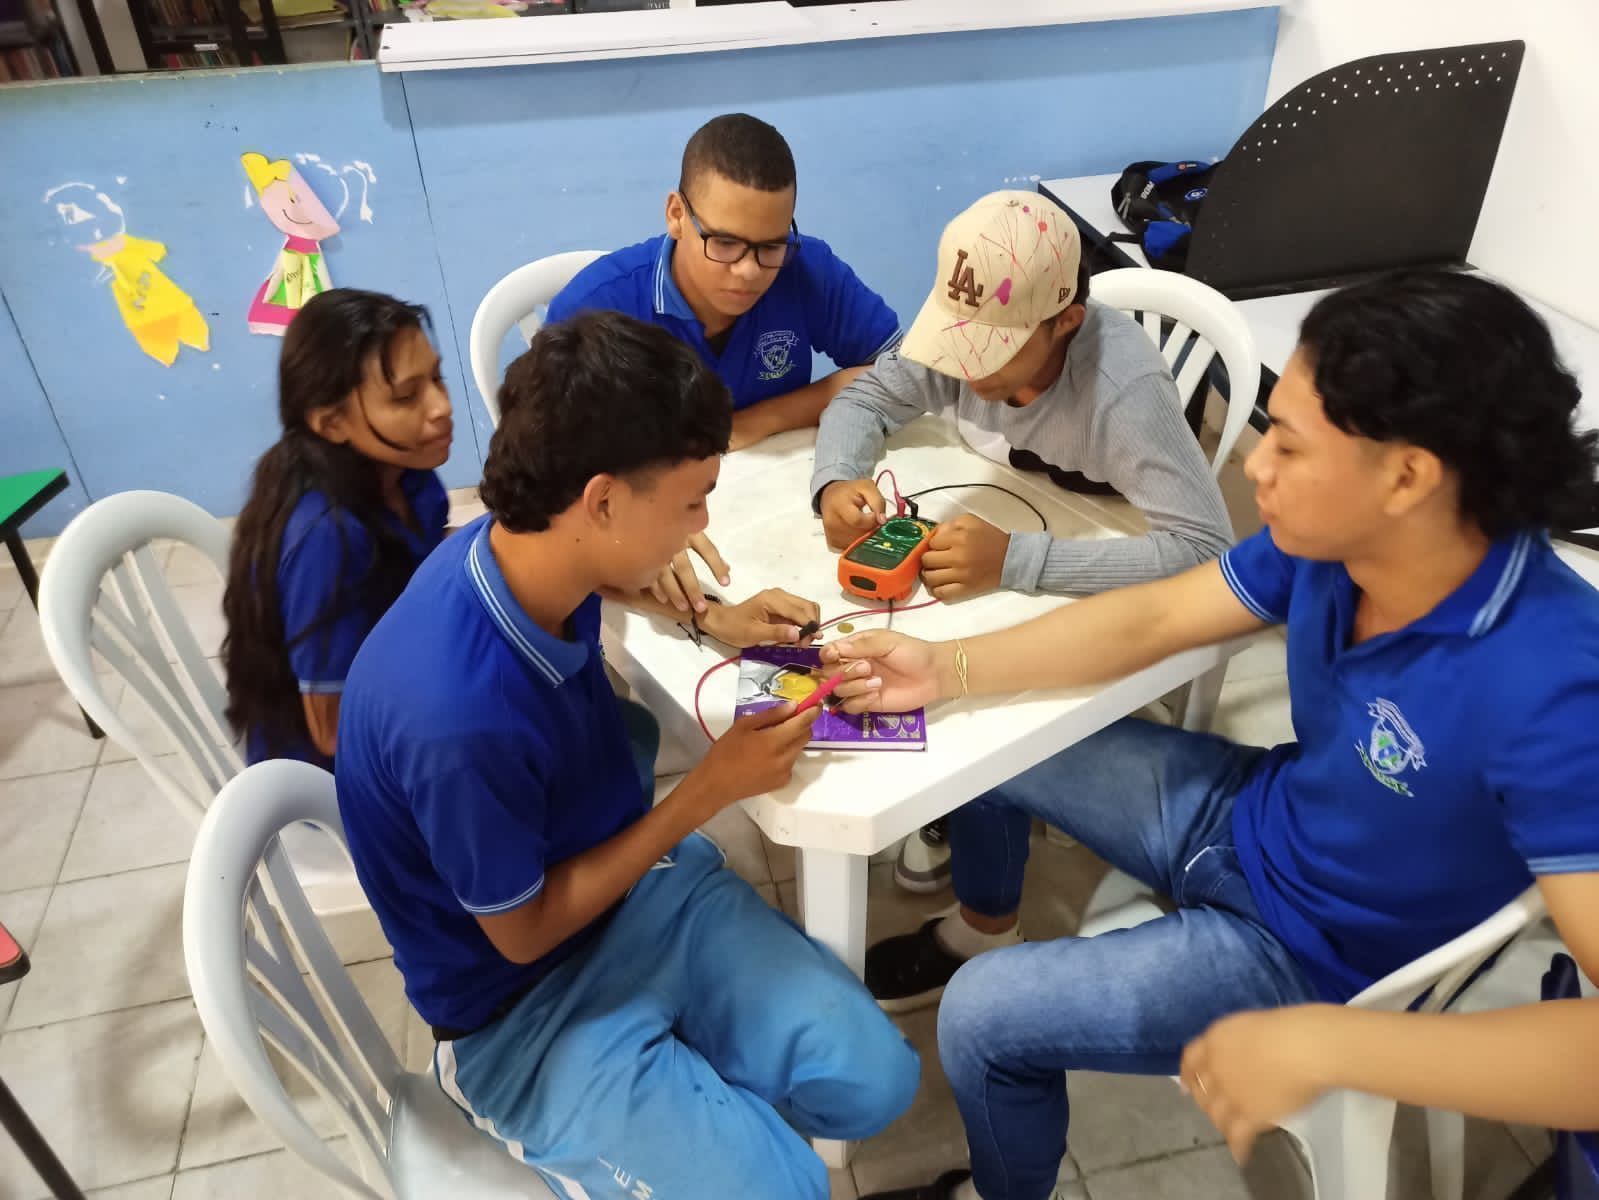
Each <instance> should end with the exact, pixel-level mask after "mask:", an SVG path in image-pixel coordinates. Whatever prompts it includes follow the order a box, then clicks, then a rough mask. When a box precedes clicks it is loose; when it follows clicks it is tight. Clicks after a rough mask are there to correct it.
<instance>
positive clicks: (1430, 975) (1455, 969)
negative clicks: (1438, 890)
mask: <svg viewBox="0 0 1599 1200" xmlns="http://www.w3.org/2000/svg"><path fill="white" fill-rule="evenodd" d="M1547 911H1548V910H1547V909H1546V908H1545V906H1544V901H1543V893H1542V892H1540V891H1539V890H1538V885H1537V884H1536V883H1535V884H1533V885H1532V886H1531V887H1529V888H1528V889H1527V890H1526V891H1524V892H1522V893H1521V895H1519V896H1517V897H1516V898H1515V899H1514V900H1512V901H1511V902H1510V903H1509V904H1507V905H1505V906H1504V907H1503V908H1501V909H1500V910H1499V911H1498V912H1496V913H1494V914H1493V916H1491V917H1488V918H1487V919H1486V920H1484V921H1481V922H1479V923H1478V924H1476V925H1474V926H1472V927H1471V928H1470V929H1468V930H1466V932H1465V933H1463V934H1461V935H1460V936H1459V937H1457V938H1454V939H1453V940H1451V941H1448V942H1445V943H1444V944H1443V945H1442V946H1439V947H1438V948H1437V949H1435V950H1431V951H1429V952H1428V953H1426V954H1423V955H1422V956H1421V957H1420V958H1418V959H1416V960H1414V961H1413V962H1409V963H1406V964H1405V965H1404V966H1402V967H1400V968H1399V969H1398V970H1397V971H1394V972H1392V973H1391V974H1388V975H1385V976H1384V977H1383V978H1381V979H1379V980H1378V981H1377V982H1376V983H1374V984H1372V985H1371V986H1370V987H1368V988H1367V989H1366V990H1365V991H1363V992H1361V993H1360V994H1359V995H1358V996H1355V997H1354V998H1353V999H1351V1000H1350V1001H1349V1006H1350V1007H1351V1008H1371V1009H1378V1010H1381V1011H1384V1012H1403V1011H1405V1010H1406V1009H1408V1008H1409V1007H1410V1006H1411V1005H1412V1004H1414V1003H1415V1002H1416V999H1417V997H1419V996H1421V995H1422V993H1424V992H1426V993H1427V998H1426V1000H1425V1001H1423V1002H1422V1004H1421V1006H1420V1007H1419V1009H1418V1011H1420V1012H1441V1011H1442V1010H1443V1009H1445V1008H1447V1007H1448V1006H1449V1005H1450V1004H1452V1003H1453V1002H1454V1001H1455V999H1456V998H1457V997H1458V995H1459V994H1460V991H1461V989H1462V988H1463V987H1465V985H1466V984H1467V983H1469V982H1470V981H1471V978H1472V976H1473V975H1474V974H1475V973H1476V971H1477V969H1478V968H1479V967H1481V966H1482V964H1483V963H1485V962H1487V961H1488V960H1489V959H1490V958H1492V957H1493V956H1494V955H1495V954H1497V953H1499V951H1500V950H1502V949H1504V947H1505V946H1507V945H1508V944H1509V943H1510V942H1511V941H1513V940H1514V939H1515V938H1516V937H1517V936H1518V935H1519V934H1521V933H1522V932H1523V931H1525V930H1526V929H1527V927H1528V926H1530V925H1532V924H1533V923H1534V922H1535V921H1538V920H1540V919H1542V917H1543V916H1544V914H1545V913H1546V912H1547ZM1429 989H1430V990H1429Z"/></svg>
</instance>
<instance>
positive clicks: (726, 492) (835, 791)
mask: <svg viewBox="0 0 1599 1200" xmlns="http://www.w3.org/2000/svg"><path fill="white" fill-rule="evenodd" d="M813 441H814V431H795V432H793V433H788V434H784V435H782V436H781V437H779V438H774V439H772V440H770V441H768V442H765V443H763V444H762V445H760V446H757V447H756V448H754V449H753V450H745V451H741V452H740V453H737V454H733V455H729V456H728V457H727V458H726V459H724V460H723V464H722V474H721V479H720V482H719V483H718V486H717V488H716V491H715V492H714V493H713V494H712V496H711V502H710V504H711V522H710V527H709V530H708V532H709V534H710V536H711V537H712V539H713V540H714V541H715V542H716V544H717V546H718V548H719V549H720V550H721V551H722V553H723V555H724V556H725V557H726V558H727V560H728V562H729V563H730V564H731V566H732V572H733V576H732V578H733V586H732V587H731V588H730V589H728V590H729V591H730V593H731V595H732V597H733V598H735V599H742V598H744V597H745V596H748V595H751V594H753V593H754V592H756V591H758V590H760V589H761V588H765V587H781V588H785V589H787V590H788V591H791V592H794V593H796V594H797V595H801V596H806V597H809V598H810V599H812V600H815V601H816V602H817V603H819V604H820V605H821V607H822V615H823V619H824V620H825V619H827V618H830V617H835V616H838V615H840V614H841V613H845V612H852V611H865V610H867V609H869V608H870V606H869V605H867V604H866V603H865V602H862V601H857V600H855V599H854V598H853V597H848V596H846V595H845V594H844V593H843V591H842V590H841V589H840V587H839V585H838V576H837V570H838V567H837V563H838V557H837V555H836V554H835V553H834V552H833V551H831V550H829V549H828V548H827V543H826V539H825V538H824V536H823V534H822V523H821V521H820V520H818V519H817V518H816V517H814V516H812V514H811V510H810V502H809V487H810V474H811V452H812V447H813ZM889 447H890V448H889V451H888V453H887V455H886V456H885V459H884V462H883V464H882V465H884V466H887V467H891V468H893V469H894V471H895V474H896V476H897V478H898V481H899V484H900V487H901V489H902V490H903V491H906V492H911V491H916V490H919V489H921V488H925V487H933V486H937V485H940V484H948V483H969V482H978V481H986V482H993V483H999V484H1002V485H1004V486H1005V487H1008V488H1011V489H1013V490H1015V491H1017V492H1019V493H1021V494H1022V495H1025V496H1027V497H1028V498H1029V499H1030V500H1031V501H1032V502H1033V503H1034V504H1036V505H1037V506H1038V507H1039V508H1040V509H1041V510H1042V511H1043V512H1044V513H1045V514H1046V515H1047V516H1048V517H1049V523H1050V529H1051V532H1053V533H1054V534H1055V535H1056V536H1071V537H1117V536H1124V535H1126V534H1129V533H1137V532H1140V531H1141V528H1142V518H1141V516H1139V514H1138V513H1137V512H1136V510H1134V509H1132V508H1131V506H1130V505H1128V504H1126V503H1125V502H1123V501H1117V500H1110V499H1099V498H1097V497H1096V498H1090V497H1084V496H1076V495H1073V494H1071V493H1068V492H1066V491H1063V490H1062V489H1060V488H1058V487H1056V486H1054V485H1053V484H1052V483H1050V482H1049V481H1048V480H1047V479H1046V478H1044V477H1042V476H1036V475H1030V474H1026V473H1023V472H1019V471H1015V470H1012V469H1010V468H1009V467H1003V466H1000V465H999V464H997V463H994V462H991V461H989V460H987V459H984V458H981V457H979V456H978V455H977V454H975V453H974V452H972V451H971V450H969V449H967V448H966V447H965V445H964V444H963V443H962V442H961V441H960V439H959V436H958V435H957V434H956V433H955V431H954V429H953V427H952V426H950V425H948V424H946V423H945V422H944V421H943V420H941V419H938V418H933V417H924V418H922V419H920V420H918V421H915V422H913V423H912V424H911V425H910V426H908V427H907V428H906V429H905V430H903V431H902V432H901V433H900V434H899V436H897V437H896V438H894V439H893V440H892V441H891V442H890V443H889ZM885 490H886V489H885ZM919 503H921V506H922V507H921V512H922V515H923V516H925V517H929V518H931V519H934V520H939V519H944V518H948V517H952V516H955V515H956V514H958V513H960V512H962V511H969V512H972V513H975V514H976V515H978V516H981V517H983V518H984V519H986V520H988V521H991V522H993V523H994V524H996V525H999V526H1000V527H1002V528H1007V529H1015V530H1029V529H1037V528H1038V518H1037V517H1036V516H1034V515H1033V514H1032V513H1031V512H1029V511H1028V510H1027V508H1026V507H1025V506H1024V505H1022V504H1020V503H1019V502H1017V501H1016V500H1015V499H1013V498H1012V497H1010V496H1007V495H1004V494H1003V493H1000V492H995V491H992V490H990V489H987V488H970V489H961V490H959V491H950V492H941V493H938V494H936V495H932V496H927V497H925V498H924V499H923V500H922V501H919ZM926 599H928V597H927V595H926V594H925V593H924V592H923V591H921V589H920V588H918V590H917V593H916V595H915V596H913V597H912V599H911V600H910V601H909V602H908V603H909V604H915V603H918V602H920V601H923V600H926ZM1069 603H1071V601H1070V600H1068V599H1066V598H1065V597H1061V596H1025V595H1020V594H1017V593H1014V592H996V593H992V594H990V595H987V596H982V597H979V598H977V599H974V600H968V601H965V602H963V603H960V604H954V605H943V604H940V605H935V606H933V607H931V608H926V609H921V610H918V611H914V612H905V613H896V614H895V615H894V617H893V627H894V628H896V629H902V630H904V631H905V632H907V633H911V634H915V635H916V636H918V637H924V638H931V639H944V638H953V637H970V636H971V635H973V634H978V633H984V632H988V631H991V630H995V629H1002V628H1005V627H1006V626H1009V625H1014V624H1016V623H1017V622H1019V621H1023V620H1026V619H1027V618H1029V617H1033V616H1037V615H1038V614H1040V613H1044V612H1048V611H1049V610H1051V609H1053V608H1056V607H1059V606H1060V605H1062V604H1069ZM605 623H606V652H607V655H608V657H609V658H610V660H611V662H612V664H613V665H614V666H615V667H616V668H617V670H618V671H620V672H621V674H622V676H623V677H624V678H625V679H626V680H627V681H628V684H629V686H631V687H632V688H633V689H634V691H635V692H636V693H638V696H639V699H640V700H641V701H642V702H643V703H645V704H646V705H647V706H648V707H649V708H650V710H651V711H652V712H654V713H655V714H656V716H657V718H658V719H660V720H661V722H662V725H663V727H665V729H666V731H667V732H668V733H669V734H670V735H671V736H672V737H674V738H676V739H678V740H680V741H681V742H683V744H685V745H688V746H696V747H697V746H704V745H707V744H708V743H707V742H706V738H705V735H704V733H702V732H701V731H700V729H699V727H698V724H697V722H696V721H695V716H694V690H695V686H696V685H697V684H698V683H699V680H700V678H701V676H702V675H704V673H705V671H706V670H707V669H708V668H710V667H712V666H714V665H715V664H716V663H717V662H718V661H720V659H721V658H722V657H723V656H724V655H725V654H726V653H727V652H726V651H725V650H724V649H722V648H721V647H719V646H717V645H716V644H715V643H713V642H711V641H709V640H707V641H706V643H705V645H704V646H703V647H697V646H695V645H694V644H693V643H692V642H691V641H690V640H689V639H688V638H686V637H685V636H684V635H683V633H682V631H681V630H679V629H678V628H676V627H675V626H674V625H672V624H671V623H670V622H668V621H665V620H661V619H658V618H650V617H644V616H640V615H639V614H637V613H633V612H629V611H627V610H624V609H621V608H618V607H615V606H607V611H606V617H605ZM887 623H888V621H887V618H885V617H882V616H871V617H862V618H861V619H859V620H858V621H856V622H855V626H856V628H857V629H869V628H874V627H880V626H883V625H885V624H887ZM838 635H839V631H838V630H837V629H836V627H835V628H834V629H832V630H829V631H828V632H827V633H826V634H824V639H825V638H828V637H837V636H838ZM1235 648H1236V647H1213V648H1208V649H1205V650H1200V651H1192V652H1189V653H1185V654H1182V655H1178V656H1176V657H1174V658H1172V659H1170V660H1168V661H1167V662H1164V663H1161V664H1159V665H1158V666H1156V667H1152V668H1150V669H1149V670H1146V671H1142V672H1140V673H1138V674H1137V675H1134V676H1131V677H1129V678H1127V679H1123V680H1121V681H1120V682H1117V683H1114V684H1110V685H1108V686H1104V687H1097V688H1083V689H1076V690H1071V691H1041V692H1029V693H1026V694H1024V695H1020V696H1012V697H1005V698H995V699H985V700H981V701H960V702H951V703H946V704H943V705H939V706H936V707H935V708H933V709H932V710H931V711H930V712H929V713H928V733H927V749H926V750H925V751H924V752H920V753H916V752H892V751H883V752H875V753H866V752H859V751H857V752H853V753H850V752H811V753H808V754H806V755H805V756H804V757H803V758H802V759H801V761H800V763H799V766H798V767H797V769H796V770H795V772H794V779H793V781H792V782H791V783H790V784H789V786H788V787H786V788H784V789H783V790H782V791H780V792H773V793H769V794H767V795H764V796H758V797H756V798H754V799H752V800H748V801H745V803H744V807H745V810H746V811H747V812H748V813H749V815H750V816H751V817H752V818H754V820H755V822H756V824H758V825H759V826H760V827H761V829H762V830H764V831H765V833H766V836H767V837H769V838H771V839H772V840H773V841H774V842H778V843H781V844H784V845H789V846H794V847H796V848H797V849H798V851H799V863H800V867H799V880H798V882H799V892H800V907H801V911H802V913H803V915H804V921H805V928H806V931H807V932H808V933H810V934H811V935H812V936H813V937H815V938H817V939H818V940H820V941H821V942H823V943H824V944H825V945H827V946H829V947H831V948H832V949H833V950H834V951H835V952H837V954H838V955H839V957H840V958H842V959H843V960H844V961H845V962H846V963H848V964H849V966H850V967H851V969H853V970H854V971H855V973H856V974H860V973H861V972H862V970H863V969H864V963H865V955H866V868H867V860H868V858H869V856H870V855H872V854H874V853H876V852H877V851H879V850H882V849H884V848H885V847H887V846H889V845H890V844H892V843H893V842H894V841H895V840H896V839H898V838H901V837H903V836H905V835H906V834H908V833H910V832H911V831H912V830H915V829H917V828H919V827H920V826H922V825H925V824H926V823H927V822H929V821H932V820H934V819H935V818H937V817H941V816H943V815H944V814H946V813H948V812H949V811H950V810H952V809H954V808H957V807H959V806H960V805H961V804H964V803H965V802H966V801H968V800H971V799H973V798H974V797H976V796H978V795H980V794H981V793H982V792H984V791H986V790H987V789H989V788H991V787H993V786H994V785H996V784H998V783H1001V782H1003V781H1004V780H1006V779H1009V778H1010V777H1011V776H1013V775H1015V774H1016V773H1017V772H1019V771H1021V770H1024V769H1025V768H1027V767H1030V766H1032V765H1033V764H1035V763H1037V762H1040V761H1042V760H1043V759H1044V758H1046V757H1048V756H1049V755H1051V754H1054V753H1055V752H1056V751H1059V750H1061V749H1063V748H1065V747H1066V746H1069V745H1071V744H1072V743H1073V742H1076V741H1078V740H1079V739H1081V738H1083V737H1086V736H1087V735H1088V734H1090V733H1093V732H1095V731H1096V730H1098V729H1100V728H1103V727H1104V726H1105V725H1108V724H1110V723H1111V722H1113V721H1115V720H1117V719H1118V718H1120V717H1124V716H1126V715H1128V714H1129V713H1132V712H1134V711H1136V710H1137V709H1139V708H1141V707H1143V706H1144V705H1145V704H1148V703H1150V702H1151V701H1154V700H1156V699H1158V698H1160V697H1161V696H1163V695H1165V694H1166V693H1168V692H1171V691H1173V690H1174V689H1177V688H1180V687H1182V686H1183V685H1184V684H1186V683H1189V682H1190V681H1193V680H1196V679H1199V677H1200V676H1206V678H1205V679H1204V680H1203V681H1202V685H1200V686H1195V687H1194V688H1193V689H1192V693H1191V698H1190V702H1189V717H1190V723H1191V724H1192V723H1198V722H1199V721H1201V720H1204V719H1206V718H1207V715H1208V710H1209V709H1211V708H1213V707H1214V704H1215V697H1216V692H1217V691H1219V689H1220V682H1221V674H1222V671H1221V670H1219V669H1217V668H1221V667H1223V666H1224V664H1225V661H1226V658H1227V657H1228V656H1229V654H1230V653H1231V651H1232V650H1233V649H1235ZM1041 652H1047V651H1046V650H1045V649H1044V648H1041ZM736 675H737V668H736V667H728V668H726V669H725V670H723V671H721V672H718V674H716V675H715V676H713V677H712V678H711V679H710V681H709V682H708V683H707V684H706V686H705V689H704V694H703V697H702V711H703V715H704V717H705V721H706V723H707V724H708V725H709V726H710V728H711V730H712V732H713V733H717V734H719V733H721V732H722V731H723V730H724V729H726V728H727V726H728V725H729V724H730V723H731V721H732V710H733V694H734V690H735V685H736V683H737V679H736Z"/></svg>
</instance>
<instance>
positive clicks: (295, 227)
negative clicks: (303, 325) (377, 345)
mask: <svg viewBox="0 0 1599 1200" xmlns="http://www.w3.org/2000/svg"><path fill="white" fill-rule="evenodd" d="M239 161H240V162H241V163H243V164H244V173H245V174H246V175H247V176H249V178H250V182H251V184H253V185H254V187H255V191H256V195H257V196H259V197H260V200H261V211H262V212H263V213H265V214H266V218H267V220H269V221H271V222H272V224H273V225H275V226H277V228H278V229H280V230H281V231H282V232H283V235H284V238H285V239H286V240H285V241H284V243H283V249H282V250H280V251H279V252H278V261H277V262H276V263H275V264H273V267H272V274H271V275H269V276H267V280H266V282H265V283H263V284H262V285H261V290H260V291H258V292H256V294H255V299H254V300H253V301H251V303H250V315H249V321H250V332H251V333H270V334H276V335H277V336H278V337H282V336H283V331H284V330H285V329H287V328H288V327H289V322H290V321H292V320H293V319H294V314H295V313H297V312H299V311H300V308H301V306H302V305H304V304H305V302H306V301H307V300H309V299H311V297H312V296H316V295H319V294H320V293H322V292H325V291H327V290H328V289H330V288H331V287H332V286H333V282H332V280H330V279H329V278H328V265H327V261H326V259H325V258H324V256H323V254H322V242H323V240H324V239H326V238H330V237H332V236H333V235H334V234H336V233H338V232H339V223H338V222H337V221H335V220H334V219H333V214H332V213H330V212H328V210H327V207H326V206H325V205H324V204H323V203H322V201H321V200H319V199H317V194H316V193H315V192H313V191H312V190H311V188H310V186H309V185H308V184H307V183H306V182H305V178H304V177H303V176H302V175H301V174H300V173H299V172H298V171H296V170H295V169H294V167H293V166H292V165H291V164H290V163H289V160H288V159H286V158H280V159H278V160H277V161H276V162H268V161H267V158H266V155H264V154H255V153H250V154H245V155H242V156H241V157H240V159H239Z"/></svg>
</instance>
